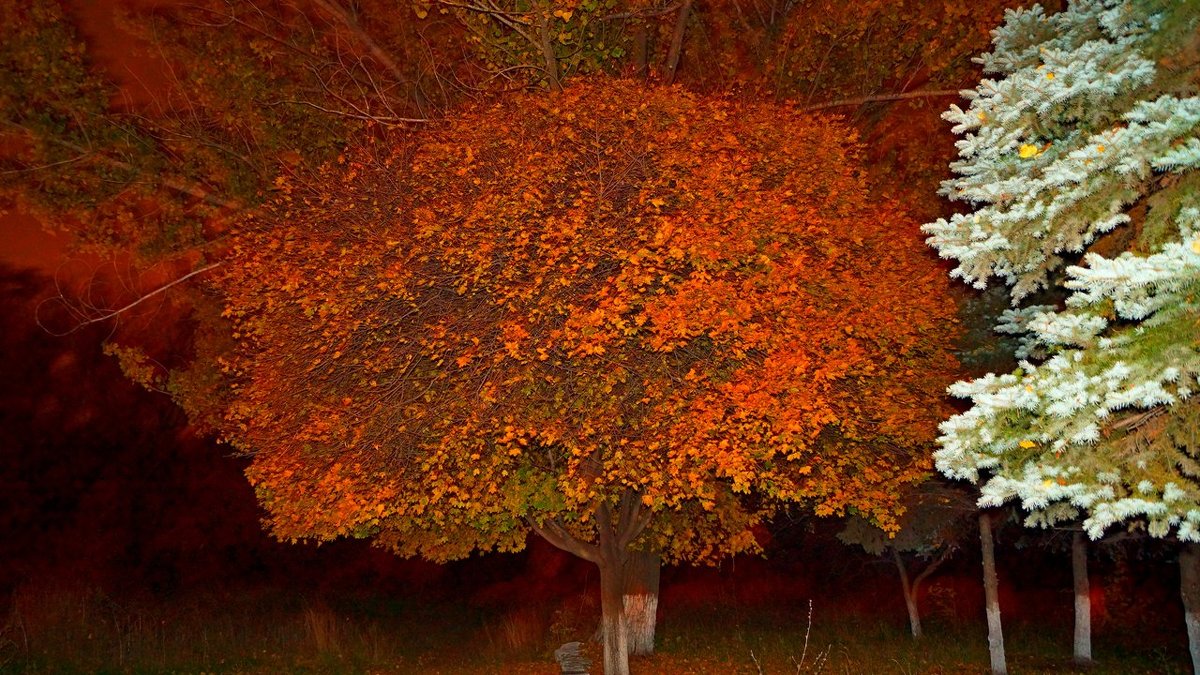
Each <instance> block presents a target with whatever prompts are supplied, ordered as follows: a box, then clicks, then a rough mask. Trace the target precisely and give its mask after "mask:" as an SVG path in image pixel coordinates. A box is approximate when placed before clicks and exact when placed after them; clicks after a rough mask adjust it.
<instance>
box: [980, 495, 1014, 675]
mask: <svg viewBox="0 0 1200 675" xmlns="http://www.w3.org/2000/svg"><path fill="white" fill-rule="evenodd" d="M979 542H980V545H981V547H982V551H983V595H984V599H985V601H986V605H987V624H988V655H989V656H990V657H991V661H992V675H1008V665H1007V663H1006V661H1005V659H1004V629H1003V627H1002V626H1001V625H1000V584H999V582H998V581H997V579H996V543H995V539H994V538H993V537H992V516H991V514H990V513H987V512H986V511H985V512H983V513H980V514H979Z"/></svg>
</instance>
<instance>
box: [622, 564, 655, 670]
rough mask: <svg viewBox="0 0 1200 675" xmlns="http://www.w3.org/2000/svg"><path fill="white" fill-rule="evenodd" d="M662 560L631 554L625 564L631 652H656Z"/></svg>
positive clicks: (641, 654)
mask: <svg viewBox="0 0 1200 675" xmlns="http://www.w3.org/2000/svg"><path fill="white" fill-rule="evenodd" d="M661 568H662V559H661V558H660V557H659V555H658V554H657V553H651V552H647V551H630V552H629V558H628V559H627V560H626V561H625V575H624V576H625V579H624V596H623V597H622V599H621V600H622V606H623V607H624V610H625V622H626V625H627V627H628V630H629V653H630V654H633V655H634V656H646V655H649V654H653V653H654V626H655V623H656V621H657V618H658V578H659V571H660V570H661Z"/></svg>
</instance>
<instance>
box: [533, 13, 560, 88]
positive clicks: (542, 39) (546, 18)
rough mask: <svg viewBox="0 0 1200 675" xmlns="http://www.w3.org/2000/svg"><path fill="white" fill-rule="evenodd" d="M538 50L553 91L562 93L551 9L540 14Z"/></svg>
mask: <svg viewBox="0 0 1200 675" xmlns="http://www.w3.org/2000/svg"><path fill="white" fill-rule="evenodd" d="M538 48H539V49H541V51H542V64H543V68H544V70H545V71H546V80H547V81H548V82H549V83H550V90H551V91H562V80H561V79H560V75H559V72H558V56H556V55H555V53H554V38H553V36H551V35H550V9H549V8H548V7H547V8H546V9H543V10H542V11H540V12H538Z"/></svg>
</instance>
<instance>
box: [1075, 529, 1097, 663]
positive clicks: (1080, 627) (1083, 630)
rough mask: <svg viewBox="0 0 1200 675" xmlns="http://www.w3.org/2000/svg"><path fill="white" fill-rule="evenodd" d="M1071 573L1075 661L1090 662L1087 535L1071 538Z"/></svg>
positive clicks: (1090, 611)
mask: <svg viewBox="0 0 1200 675" xmlns="http://www.w3.org/2000/svg"><path fill="white" fill-rule="evenodd" d="M1071 574H1072V576H1073V577H1074V580H1075V663H1076V664H1078V665H1081V666H1090V665H1091V664H1092V594H1091V588H1090V586H1089V584H1088V562H1087V536H1086V535H1084V533H1083V531H1082V530H1081V531H1079V532H1076V533H1075V534H1074V536H1073V537H1072V538H1071Z"/></svg>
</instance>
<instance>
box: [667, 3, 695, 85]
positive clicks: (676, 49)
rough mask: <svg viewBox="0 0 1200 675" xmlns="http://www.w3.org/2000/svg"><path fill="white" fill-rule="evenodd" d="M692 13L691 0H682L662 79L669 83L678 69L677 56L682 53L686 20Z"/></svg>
mask: <svg viewBox="0 0 1200 675" xmlns="http://www.w3.org/2000/svg"><path fill="white" fill-rule="evenodd" d="M691 15H692V0H683V5H682V6H681V7H680V8H679V14H678V15H677V16H676V17H675V31H674V33H673V34H672V35H671V48H670V50H669V51H668V52H667V72H666V73H665V75H664V76H663V81H664V82H665V83H667V84H671V83H672V82H674V81H675V73H676V72H678V70H679V57H680V56H681V55H682V54H683V37H684V35H685V34H686V33H687V22H688V19H689V18H690V17H691Z"/></svg>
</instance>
